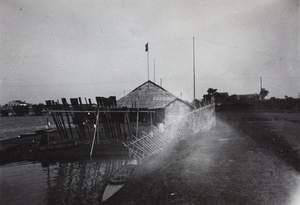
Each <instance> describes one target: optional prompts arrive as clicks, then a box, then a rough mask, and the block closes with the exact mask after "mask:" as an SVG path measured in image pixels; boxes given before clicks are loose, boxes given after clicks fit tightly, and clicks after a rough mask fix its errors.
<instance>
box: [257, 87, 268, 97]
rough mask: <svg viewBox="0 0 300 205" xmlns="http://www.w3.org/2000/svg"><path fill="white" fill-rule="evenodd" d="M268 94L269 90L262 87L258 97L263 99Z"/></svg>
mask: <svg viewBox="0 0 300 205" xmlns="http://www.w3.org/2000/svg"><path fill="white" fill-rule="evenodd" d="M268 94H269V91H268V90H266V89H265V88H262V89H261V90H260V93H259V95H260V99H262V100H264V99H265V97H266V96H267V95H268Z"/></svg>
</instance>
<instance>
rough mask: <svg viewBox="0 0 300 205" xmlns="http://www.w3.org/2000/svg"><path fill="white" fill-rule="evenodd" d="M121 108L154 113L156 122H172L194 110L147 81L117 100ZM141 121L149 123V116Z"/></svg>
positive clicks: (191, 106)
mask: <svg viewBox="0 0 300 205" xmlns="http://www.w3.org/2000/svg"><path fill="white" fill-rule="evenodd" d="M117 107H119V108H124V107H126V108H139V109H146V110H149V111H153V112H154V116H152V117H153V120H154V122H157V123H159V122H162V121H163V120H164V121H166V122H171V121H173V120H175V119H176V118H177V117H179V116H182V115H184V114H186V113H188V112H190V111H192V110H193V109H194V107H193V105H191V104H190V103H188V102H185V101H183V100H181V99H179V98H178V97H176V96H175V95H173V94H172V93H170V92H169V91H167V90H165V89H164V88H162V87H161V86H159V85H157V84H155V83H154V82H152V81H150V80H149V81H147V82H145V83H143V84H142V85H140V86H138V87H137V88H135V89H134V90H133V91H131V92H130V93H128V94H127V95H126V96H124V97H122V98H120V99H119V100H117ZM141 119H145V122H146V121H148V120H147V119H149V116H142V118H141Z"/></svg>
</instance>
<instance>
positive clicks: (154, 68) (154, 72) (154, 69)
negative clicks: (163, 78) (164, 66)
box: [153, 58, 155, 83]
mask: <svg viewBox="0 0 300 205" xmlns="http://www.w3.org/2000/svg"><path fill="white" fill-rule="evenodd" d="M153 71H154V79H153V80H154V83H155V58H154V59H153Z"/></svg>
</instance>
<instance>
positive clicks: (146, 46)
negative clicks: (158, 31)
mask: <svg viewBox="0 0 300 205" xmlns="http://www.w3.org/2000/svg"><path fill="white" fill-rule="evenodd" d="M145 52H148V43H147V44H146V45H145Z"/></svg>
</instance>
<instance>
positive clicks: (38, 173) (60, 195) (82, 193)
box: [0, 157, 128, 204]
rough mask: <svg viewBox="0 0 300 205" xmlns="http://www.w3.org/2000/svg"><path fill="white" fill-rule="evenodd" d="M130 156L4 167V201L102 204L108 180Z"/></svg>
mask: <svg viewBox="0 0 300 205" xmlns="http://www.w3.org/2000/svg"><path fill="white" fill-rule="evenodd" d="M127 162H128V158H125V157H124V158H118V159H116V158H108V159H103V158H93V159H88V160H82V161H74V162H55V163H50V164H49V163H47V162H44V163H40V162H17V163H12V164H8V165H4V166H0V173H1V184H0V186H1V190H0V191H1V201H0V202H1V204H98V203H100V202H101V197H102V193H103V190H104V186H105V180H106V178H107V177H108V176H109V174H111V173H112V172H113V171H114V170H116V169H118V168H119V167H121V166H122V165H124V164H125V163H127Z"/></svg>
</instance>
